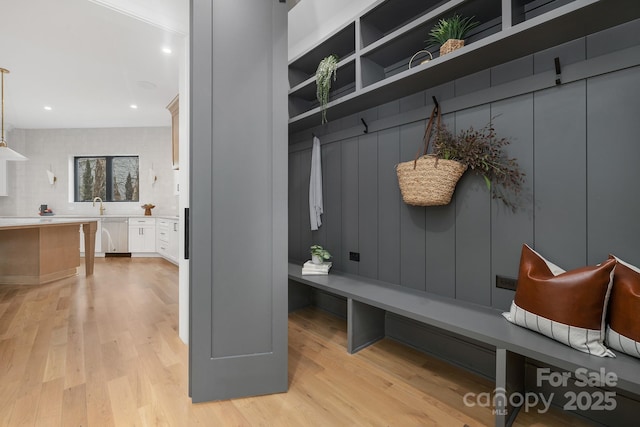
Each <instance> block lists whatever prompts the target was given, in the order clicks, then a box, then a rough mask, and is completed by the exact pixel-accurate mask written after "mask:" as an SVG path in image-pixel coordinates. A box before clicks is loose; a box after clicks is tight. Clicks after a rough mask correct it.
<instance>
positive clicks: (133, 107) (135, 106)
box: [129, 104, 138, 110]
mask: <svg viewBox="0 0 640 427" xmlns="http://www.w3.org/2000/svg"><path fill="white" fill-rule="evenodd" d="M129 107H130V108H131V109H133V110H137V109H138V106H137V105H136V104H131V105H129Z"/></svg>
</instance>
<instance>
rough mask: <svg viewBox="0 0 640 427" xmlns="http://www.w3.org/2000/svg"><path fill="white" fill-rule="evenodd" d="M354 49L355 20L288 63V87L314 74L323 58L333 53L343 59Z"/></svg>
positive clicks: (292, 86) (296, 84)
mask: <svg viewBox="0 0 640 427" xmlns="http://www.w3.org/2000/svg"><path fill="white" fill-rule="evenodd" d="M355 50H356V25H355V22H351V23H350V24H349V25H347V26H346V27H343V28H342V29H340V30H338V31H337V32H335V33H334V34H333V35H330V36H329V37H328V38H327V39H325V40H324V41H323V42H321V43H320V44H318V45H317V46H316V47H314V48H313V49H311V50H310V51H308V52H306V53H304V54H302V55H300V56H299V57H297V58H296V59H294V60H292V61H291V62H290V63H289V87H290V88H294V87H296V86H298V85H299V84H300V83H302V82H304V81H306V80H308V79H309V78H310V77H312V76H314V75H315V74H316V69H317V68H318V64H319V63H320V61H322V59H323V58H325V57H327V56H329V55H332V54H333V55H337V56H338V59H339V60H343V59H344V58H346V57H347V56H349V55H351V54H353V53H354V52H355Z"/></svg>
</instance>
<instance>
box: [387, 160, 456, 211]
mask: <svg viewBox="0 0 640 427" xmlns="http://www.w3.org/2000/svg"><path fill="white" fill-rule="evenodd" d="M466 170H467V167H466V166H465V165H463V164H462V163H460V162H456V161H455V160H444V159H438V158H437V157H435V156H432V155H426V156H422V157H420V158H419V159H418V160H417V161H416V162H415V168H414V162H404V163H400V164H399V165H398V166H397V167H396V173H397V174H398V183H399V184H400V192H401V193H402V200H403V201H404V202H405V203H406V204H408V205H412V206H442V205H448V204H449V203H450V202H451V197H452V196H453V191H454V190H455V188H456V184H457V183H458V180H459V179H460V177H461V176H462V174H464V172H465V171H466Z"/></svg>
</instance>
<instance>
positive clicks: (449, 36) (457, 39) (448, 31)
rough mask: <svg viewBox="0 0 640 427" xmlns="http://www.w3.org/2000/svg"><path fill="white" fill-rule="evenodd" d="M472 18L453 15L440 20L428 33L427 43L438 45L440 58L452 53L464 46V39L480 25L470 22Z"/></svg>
mask: <svg viewBox="0 0 640 427" xmlns="http://www.w3.org/2000/svg"><path fill="white" fill-rule="evenodd" d="M473 18H474V17H473V16H472V17H471V18H462V17H461V16H460V15H454V16H452V17H451V18H447V19H441V20H439V21H438V23H437V24H436V25H435V26H434V27H433V28H432V29H431V31H429V39H428V40H427V42H429V43H431V45H440V56H442V55H446V54H447V53H450V52H453V51H454V50H456V49H460V48H461V47H463V46H464V37H465V36H466V35H467V33H468V32H469V31H470V30H472V29H473V28H475V27H477V26H478V25H479V24H480V23H479V22H478V21H472V19H473Z"/></svg>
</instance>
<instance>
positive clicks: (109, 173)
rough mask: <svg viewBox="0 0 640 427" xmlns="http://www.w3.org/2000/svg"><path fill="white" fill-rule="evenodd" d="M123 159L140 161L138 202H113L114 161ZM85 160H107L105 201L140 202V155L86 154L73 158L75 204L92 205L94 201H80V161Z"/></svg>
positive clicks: (126, 201)
mask: <svg viewBox="0 0 640 427" xmlns="http://www.w3.org/2000/svg"><path fill="white" fill-rule="evenodd" d="M122 157H135V158H136V159H137V160H138V200H112V199H111V195H112V194H113V159H116V158H122ZM84 159H105V194H106V197H105V200H103V202H105V203H106V202H109V203H139V201H140V155H138V154H116V155H111V154H109V155H90V154H84V155H79V156H73V157H72V159H71V160H72V165H73V203H87V202H89V203H91V202H93V200H80V181H81V180H82V177H81V176H80V168H79V167H78V166H79V164H80V161H82V160H84Z"/></svg>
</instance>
